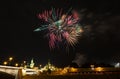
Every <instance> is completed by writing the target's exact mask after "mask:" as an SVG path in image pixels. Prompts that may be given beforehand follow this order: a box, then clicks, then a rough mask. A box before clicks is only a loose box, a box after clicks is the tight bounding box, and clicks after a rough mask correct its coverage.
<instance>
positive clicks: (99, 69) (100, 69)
mask: <svg viewBox="0 0 120 79" xmlns="http://www.w3.org/2000/svg"><path fill="white" fill-rule="evenodd" d="M95 70H96V71H103V68H102V67H97V68H95Z"/></svg>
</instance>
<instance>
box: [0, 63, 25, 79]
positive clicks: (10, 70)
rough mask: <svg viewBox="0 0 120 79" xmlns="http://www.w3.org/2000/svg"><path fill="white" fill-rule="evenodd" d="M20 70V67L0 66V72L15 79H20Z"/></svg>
mask: <svg viewBox="0 0 120 79" xmlns="http://www.w3.org/2000/svg"><path fill="white" fill-rule="evenodd" d="M22 69H23V68H21V67H13V66H3V65H0V71H2V72H5V73H8V74H11V75H13V76H15V79H22Z"/></svg>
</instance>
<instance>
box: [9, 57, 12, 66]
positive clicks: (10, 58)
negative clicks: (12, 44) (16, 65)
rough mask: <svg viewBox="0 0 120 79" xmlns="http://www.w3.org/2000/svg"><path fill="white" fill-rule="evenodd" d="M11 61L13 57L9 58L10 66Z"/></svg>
mask: <svg viewBox="0 0 120 79" xmlns="http://www.w3.org/2000/svg"><path fill="white" fill-rule="evenodd" d="M12 60H13V57H9V65H11V61H12Z"/></svg>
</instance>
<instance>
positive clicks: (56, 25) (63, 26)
mask: <svg viewBox="0 0 120 79" xmlns="http://www.w3.org/2000/svg"><path fill="white" fill-rule="evenodd" d="M38 18H39V19H41V20H43V21H45V22H47V24H44V25H41V27H38V28H37V29H35V30H34V31H42V30H45V29H47V30H48V33H47V34H46V35H47V36H48V38H49V47H50V48H55V47H56V45H57V46H59V45H60V43H63V44H65V45H66V44H67V46H68V45H70V46H74V45H75V44H76V43H77V42H78V37H79V36H80V34H81V32H82V28H81V26H80V24H79V19H80V18H79V14H78V13H77V12H76V11H72V10H71V9H70V10H68V12H67V13H63V11H62V9H57V10H55V9H52V10H45V11H44V12H42V13H40V14H38Z"/></svg>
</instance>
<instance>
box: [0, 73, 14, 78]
mask: <svg viewBox="0 0 120 79" xmlns="http://www.w3.org/2000/svg"><path fill="white" fill-rule="evenodd" d="M0 79H15V76H12V75H10V74H7V73H4V72H0Z"/></svg>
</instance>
